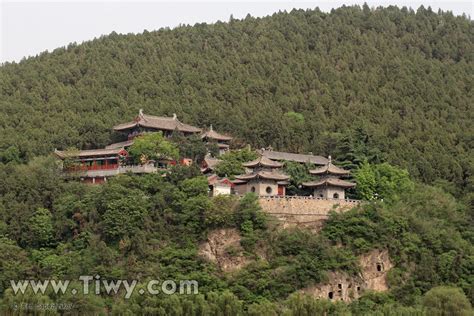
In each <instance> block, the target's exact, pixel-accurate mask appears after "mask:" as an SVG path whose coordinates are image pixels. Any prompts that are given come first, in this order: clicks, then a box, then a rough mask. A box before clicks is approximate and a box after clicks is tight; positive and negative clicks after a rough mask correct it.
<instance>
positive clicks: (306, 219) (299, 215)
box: [259, 196, 360, 226]
mask: <svg viewBox="0 0 474 316" xmlns="http://www.w3.org/2000/svg"><path fill="white" fill-rule="evenodd" d="M259 203H260V206H261V207H262V209H263V211H265V212H266V213H268V214H271V215H273V216H274V217H276V218H277V219H278V220H279V221H281V222H283V224H284V225H285V226H288V225H291V224H308V225H311V224H318V223H322V221H324V220H325V219H327V218H328V216H329V215H328V214H329V212H330V211H331V210H334V211H336V212H345V211H348V210H350V209H351V208H353V207H355V206H357V205H359V203H360V201H358V200H339V199H323V198H316V197H307V196H283V197H280V196H260V197H259Z"/></svg>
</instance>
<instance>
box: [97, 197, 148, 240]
mask: <svg viewBox="0 0 474 316" xmlns="http://www.w3.org/2000/svg"><path fill="white" fill-rule="evenodd" d="M148 207H149V200H148V198H147V197H146V196H145V195H144V194H143V192H141V191H139V190H130V191H128V192H127V193H126V194H123V193H122V194H120V195H119V196H117V197H111V199H110V200H107V201H105V211H104V213H103V215H102V226H103V233H104V235H105V236H106V238H107V240H109V241H118V240H120V239H121V238H124V237H126V236H128V237H131V236H132V235H133V234H134V233H135V232H136V231H138V230H140V229H143V225H144V222H145V218H146V216H147V215H148Z"/></svg>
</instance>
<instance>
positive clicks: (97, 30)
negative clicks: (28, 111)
mask: <svg viewBox="0 0 474 316" xmlns="http://www.w3.org/2000/svg"><path fill="white" fill-rule="evenodd" d="M364 2H367V3H368V5H369V6H371V7H373V6H380V5H382V6H388V5H391V4H395V5H398V6H400V7H401V6H407V7H411V8H415V9H416V8H418V7H419V6H420V5H422V4H423V5H424V6H425V7H428V6H431V7H432V9H433V10H436V11H437V10H438V9H439V8H441V9H443V10H450V11H452V12H453V13H454V14H457V15H460V14H463V13H465V14H467V15H469V16H471V17H472V16H473V12H474V0H453V1H451V0H442V1H433V0H431V1H429V0H426V1H417V0H413V1H405V0H391V1H386V0H378V1H377V0H366V1H355V0H352V1H351V0H346V1H339V0H333V1H329V0H325V1H279V2H275V1H259V2H254V1H239V2H236V1H219V2H218V1H211V2H200V1H186V2H184V1H173V2H165V1H137V2H132V1H100V2H98V1H66V0H63V1H46V2H45V1H21V2H20V1H9V0H0V62H4V61H19V60H20V59H21V58H23V57H25V56H34V55H36V54H38V53H40V52H42V51H45V50H49V51H51V50H53V49H54V48H57V47H61V46H66V45H67V44H69V43H71V42H77V43H80V42H83V41H87V40H91V39H93V38H94V37H99V36H101V35H103V34H109V33H110V32H112V31H115V32H117V33H140V32H143V30H148V31H151V30H156V29H159V28H161V27H166V26H169V27H175V26H177V25H179V24H194V23H197V22H208V23H212V22H215V21H217V20H221V21H227V20H228V19H229V17H230V15H231V14H232V15H233V16H234V17H235V18H243V17H245V16H246V15H247V14H248V13H250V14H251V15H252V16H265V15H269V14H272V13H274V12H278V11H279V10H288V11H289V10H291V9H293V8H303V9H307V8H315V7H319V8H320V9H321V10H323V11H329V10H331V8H335V7H339V6H341V5H343V4H346V5H352V4H360V5H362V4H363V3H364Z"/></svg>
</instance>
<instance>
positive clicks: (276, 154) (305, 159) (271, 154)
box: [258, 150, 328, 165]
mask: <svg viewBox="0 0 474 316" xmlns="http://www.w3.org/2000/svg"><path fill="white" fill-rule="evenodd" d="M258 152H259V153H260V154H261V155H262V156H264V157H266V158H269V159H272V160H286V161H294V162H300V163H313V164H315V165H325V164H327V163H328V159H327V158H325V157H323V156H313V155H310V154H294V153H286V152H282V151H273V150H258Z"/></svg>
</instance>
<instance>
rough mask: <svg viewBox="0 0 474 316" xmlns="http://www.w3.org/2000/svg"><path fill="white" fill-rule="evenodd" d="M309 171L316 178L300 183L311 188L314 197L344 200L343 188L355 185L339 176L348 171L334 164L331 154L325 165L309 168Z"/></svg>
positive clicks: (346, 173)
mask: <svg viewBox="0 0 474 316" xmlns="http://www.w3.org/2000/svg"><path fill="white" fill-rule="evenodd" d="M309 173H310V174H312V175H315V176H317V177H318V179H315V180H313V181H310V182H304V183H303V184H302V185H303V186H304V187H307V188H311V189H313V190H314V191H313V192H314V196H315V197H320V198H325V199H341V200H344V199H345V189H348V188H353V187H354V186H355V183H352V182H349V181H346V180H343V179H341V178H340V177H342V176H347V175H349V174H350V172H349V171H347V170H344V169H342V168H339V167H337V166H335V165H334V164H333V163H332V161H331V156H329V158H328V162H327V164H326V165H324V166H323V167H320V168H317V169H314V170H310V171H309Z"/></svg>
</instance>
